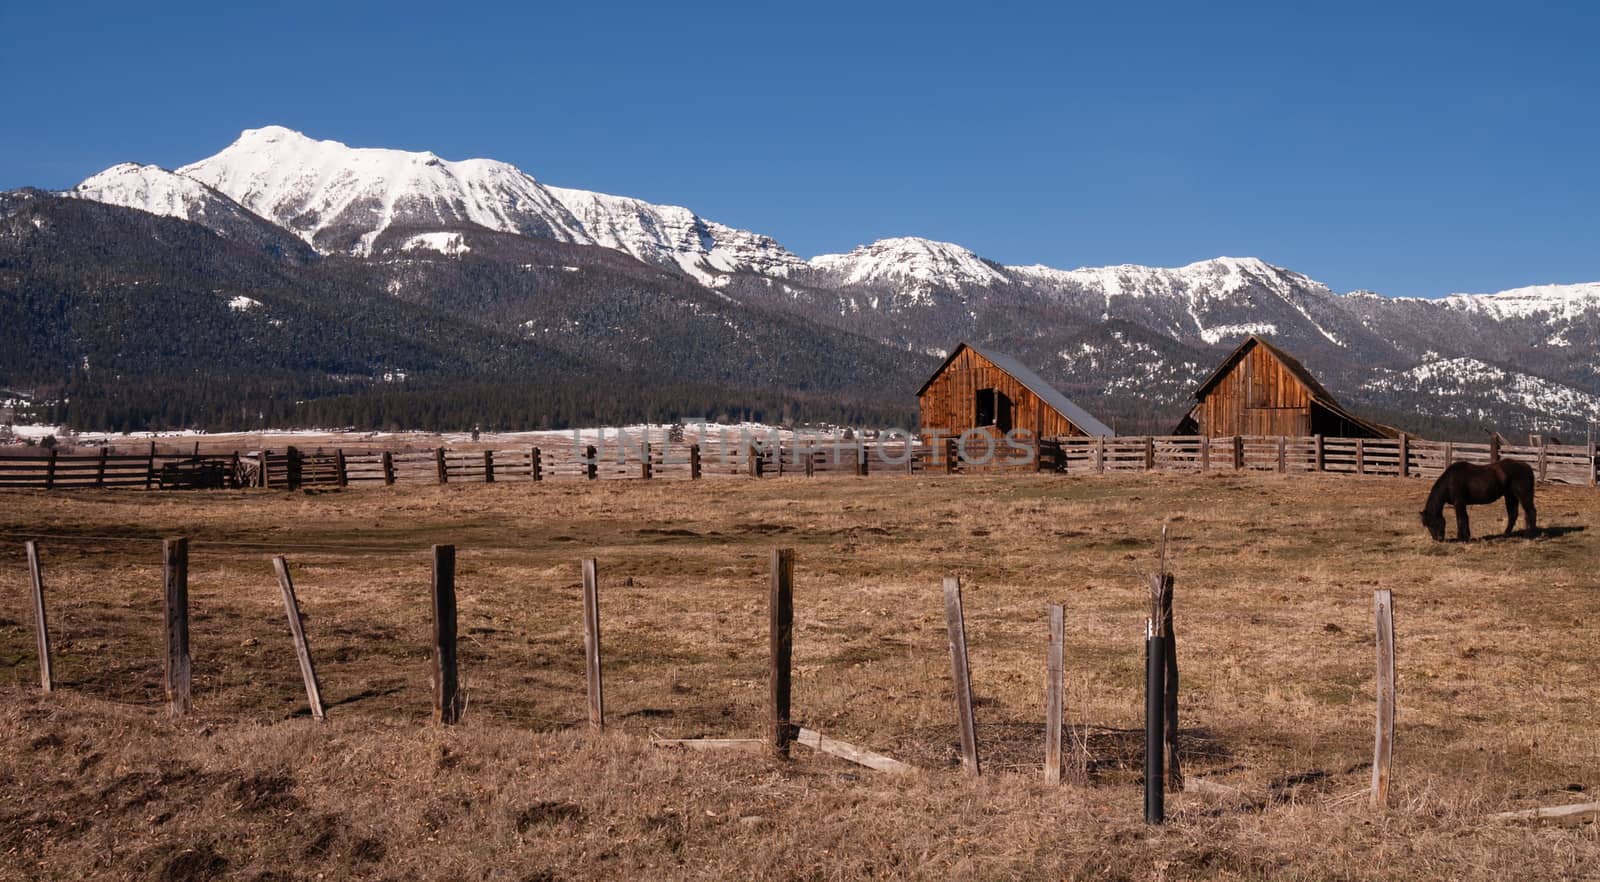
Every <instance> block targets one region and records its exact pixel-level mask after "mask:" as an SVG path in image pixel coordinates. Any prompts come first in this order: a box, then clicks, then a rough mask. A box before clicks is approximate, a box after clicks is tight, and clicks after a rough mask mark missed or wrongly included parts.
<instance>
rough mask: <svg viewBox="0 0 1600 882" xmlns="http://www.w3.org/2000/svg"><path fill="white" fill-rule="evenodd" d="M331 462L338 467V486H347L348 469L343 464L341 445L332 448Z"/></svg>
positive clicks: (348, 482)
mask: <svg viewBox="0 0 1600 882" xmlns="http://www.w3.org/2000/svg"><path fill="white" fill-rule="evenodd" d="M333 464H334V465H335V466H337V467H338V469H339V486H340V487H348V486H350V470H349V468H347V467H346V465H345V461H344V448H342V447H336V448H334V450H333Z"/></svg>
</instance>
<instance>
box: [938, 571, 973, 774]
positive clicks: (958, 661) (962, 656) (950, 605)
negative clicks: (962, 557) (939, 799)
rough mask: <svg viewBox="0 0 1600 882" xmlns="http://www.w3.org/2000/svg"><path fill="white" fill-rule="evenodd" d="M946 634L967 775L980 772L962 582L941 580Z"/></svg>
mask: <svg viewBox="0 0 1600 882" xmlns="http://www.w3.org/2000/svg"><path fill="white" fill-rule="evenodd" d="M944 620H945V633H946V634H947V635H948V636H949V640H950V673H951V679H952V680H953V681H954V683H955V694H956V723H957V726H958V728H959V729H960V734H961V766H962V768H963V769H965V770H966V773H967V774H968V775H972V776H977V775H978V774H980V772H981V768H980V766H979V765H978V731H977V726H976V724H975V723H974V721H973V718H972V680H971V672H970V671H969V669H968V667H967V626H966V620H965V618H964V616H963V615H962V611H961V579H959V578H957V577H956V576H946V577H945V580H944Z"/></svg>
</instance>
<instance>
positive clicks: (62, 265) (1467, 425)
mask: <svg viewBox="0 0 1600 882" xmlns="http://www.w3.org/2000/svg"><path fill="white" fill-rule="evenodd" d="M0 319H5V321H4V324H3V325H0V340H3V341H4V343H5V348H6V350H8V351H10V352H11V354H10V355H3V354H0V386H5V387H10V388H33V389H36V390H39V392H38V394H39V395H40V396H41V397H44V398H49V399H51V400H56V401H60V400H63V399H65V400H66V402H67V413H66V414H65V415H66V416H67V418H69V419H70V420H71V421H73V422H75V423H83V424H89V423H96V422H98V423H110V424H113V425H112V427H115V426H116V425H122V426H128V425H129V424H130V423H138V422H139V421H140V420H141V417H140V416H139V414H140V411H141V408H142V409H143V410H144V411H147V412H149V413H150V414H151V415H150V416H147V417H143V418H142V419H144V420H145V421H150V420H155V421H174V420H177V421H182V420H187V421H190V422H200V423H206V424H236V423H251V422H263V421H265V422H273V421H296V420H306V419H324V420H328V419H331V420H335V421H338V422H349V423H366V424H371V423H375V422H390V423H393V422H397V421H398V422H412V421H416V422H421V423H434V422H440V421H449V420H467V421H473V422H487V423H490V424H517V425H559V424H566V423H569V422H572V421H582V420H606V419H630V418H646V417H650V418H674V417H696V416H727V415H734V416H741V415H742V416H751V415H757V416H761V417H763V418H767V419H775V420H786V419H807V418H809V419H819V418H825V419H858V420H859V419H885V420H889V419H894V420H903V419H907V418H909V416H910V415H911V414H913V413H914V404H915V402H914V399H913V398H912V395H913V393H914V391H915V389H916V388H917V386H918V385H920V383H921V381H922V380H923V379H925V378H926V376H927V374H928V373H929V372H930V371H931V370H932V369H933V368H934V367H935V366H936V365H937V363H938V359H939V358H940V357H942V356H943V355H944V354H946V353H947V352H948V351H949V350H950V349H952V348H953V347H954V345H955V344H956V343H957V342H959V341H961V340H967V341H971V342H974V343H979V344H985V345H989V346H992V347H994V348H997V349H1000V350H1002V351H1007V352H1009V353H1011V354H1012V355H1014V356H1016V357H1018V358H1019V359H1021V360H1022V361H1023V362H1024V363H1027V364H1029V365H1030V366H1032V367H1034V368H1035V369H1036V370H1037V371H1038V372H1039V373H1040V374H1041V375H1042V376H1044V377H1045V378H1046V379H1048V380H1050V381H1052V382H1054V383H1056V384H1057V385H1058V386H1059V387H1060V388H1061V389H1062V390H1063V391H1065V392H1066V393H1067V394H1068V395H1069V396H1071V397H1072V398H1074V399H1075V400H1076V401H1078V403H1079V404H1081V405H1083V406H1084V407H1085V408H1086V409H1088V410H1090V411H1091V412H1094V413H1097V414H1098V415H1100V416H1101V417H1102V419H1104V420H1105V421H1106V422H1108V423H1110V424H1112V425H1113V426H1115V427H1117V428H1118V429H1119V430H1121V431H1165V430H1167V429H1169V428H1170V427H1171V426H1172V425H1173V424H1175V423H1176V422H1177V420H1178V419H1179V418H1180V417H1181V416H1182V415H1183V413H1184V412H1185V410H1186V409H1187V405H1186V401H1187V399H1188V396H1189V395H1190V393H1191V392H1192V390H1193V389H1194V387H1195V386H1196V385H1197V384H1198V382H1199V381H1201V380H1202V379H1203V378H1204V377H1205V376H1206V375H1207V374H1208V373H1209V372H1210V371H1211V370H1212V369H1213V368H1214V367H1215V366H1216V365H1217V364H1218V363H1219V362H1220V361H1221V359H1222V358H1223V357H1224V356H1225V355H1226V353H1227V352H1228V351H1229V350H1230V349H1231V348H1232V347H1233V346H1235V345H1237V344H1238V343H1239V341H1240V340H1242V339H1243V338H1244V337H1245V336H1247V335H1249V334H1252V333H1254V334H1262V335H1265V336H1267V337H1269V338H1270V339H1272V340H1273V342H1275V343H1277V344H1278V345H1280V346H1282V347H1284V348H1286V349H1288V350H1289V351H1291V352H1293V353H1294V354H1295V355H1296V356H1297V357H1299V358H1300V359H1301V361H1302V362H1303V363H1304V364H1305V365H1306V366H1307V367H1308V368H1309V369H1310V370H1311V371H1312V372H1313V373H1314V374H1316V375H1317V376H1318V377H1319V379H1321V380H1322V382H1323V383H1324V385H1326V386H1328V387H1329V388H1330V389H1331V390H1332V391H1333V392H1334V393H1335V394H1337V395H1338V396H1339V397H1340V399H1341V400H1342V401H1343V402H1344V403H1345V404H1346V405H1347V406H1348V407H1350V408H1352V409H1354V410H1356V411H1357V412H1360V413H1363V414H1364V415H1367V416H1370V417H1372V418H1374V419H1377V420H1380V421H1383V422H1388V423H1390V424H1392V425H1395V426H1398V427H1400V428H1403V429H1408V430H1411V431H1414V432H1419V433H1424V434H1431V435H1453V436H1463V437H1464V436H1471V435H1474V434H1477V433H1481V432H1482V431H1484V430H1486V429H1488V428H1495V429H1498V430H1501V431H1504V432H1507V433H1508V434H1509V433H1519V432H1527V431H1544V432H1552V433H1556V434H1560V435H1566V436H1578V437H1580V438H1581V436H1582V435H1583V434H1584V433H1585V431H1586V430H1587V429H1588V427H1589V426H1590V425H1591V424H1593V423H1595V422H1600V366H1597V364H1596V358H1595V353H1596V352H1597V351H1600V283H1593V284H1581V285H1549V286H1540V287H1534V288H1522V289H1517V290H1512V291H1503V292H1499V293H1494V294H1455V295H1450V296H1448V297H1442V298H1438V299H1423V298H1399V297H1385V296H1382V295H1379V294H1376V293H1373V292H1368V291H1357V292H1353V293H1344V294H1341V293H1337V292H1334V291H1332V290H1330V289H1329V288H1328V287H1327V286H1326V285H1323V284H1321V283H1319V282H1317V281H1315V280H1313V279H1311V278H1308V277H1306V276H1304V275H1302V274H1300V273H1296V272H1294V271H1292V270H1289V269H1286V268H1283V267H1279V266H1275V265H1273V264H1270V263H1267V262H1265V261H1263V260H1259V259H1256V258H1232V257H1219V258H1215V259H1212V260H1206V261H1201V262H1198V263H1194V264H1190V265H1188V266H1183V267H1177V268H1154V267H1144V266H1132V265H1127V266H1112V267H1098V268H1079V269H1056V268H1051V267H1046V266H1039V265H1034V266H1007V265H1002V264H999V263H996V262H994V261H990V260H986V259H984V258H982V257H980V256H979V255H977V254H974V253H973V252H972V251H970V250H968V249H966V248H963V247H961V246H959V245H955V244H950V243H944V242H935V241H930V240H926V239H919V238H911V237H905V238H892V239H884V240H880V241H877V242H873V243H870V244H867V245H862V246H860V247H858V248H855V249H853V250H851V251H849V252H847V253H843V254H825V255H820V256H815V257H812V258H810V259H805V258H802V257H800V256H798V255H796V254H794V253H792V252H790V251H788V250H787V249H785V248H784V247H783V246H782V245H781V244H780V243H779V242H778V241H776V240H775V239H774V238H772V237H771V236H767V235H764V234H761V233H756V232H751V231H746V230H739V229H735V228H733V227H729V226H727V225H724V224H719V223H717V222H715V221H711V220H708V219H705V218H703V217H701V216H699V215H698V214H696V213H695V212H694V211H692V210H690V209H688V208H683V207H678V206H664V205H654V204H651V203H648V202H644V201H641V200H638V199H632V198H628V197H624V196H613V195H607V194H601V193H594V192H589V191H584V190H575V189H568V188H562V187H554V186H549V185H547V184H545V183H542V182H540V181H538V180H536V179H535V178H533V177H532V176H531V175H529V174H527V173H525V172H523V171H522V170H520V169H518V168H516V167H515V166H512V165H509V164H506V163H503V162H497V161H494V160H488V159H468V160H461V161H450V160H445V159H442V158H440V157H438V156H435V155H434V154H432V153H427V152H421V153H416V152H406V151H399V150H389V149H379V148H352V147H347V146H345V145H344V144H341V143H338V142H336V141H324V140H315V139H312V138H310V137H307V136H305V135H303V134H300V133H298V132H295V131H292V130H290V129H286V128H282V127H276V126H273V127H266V128H261V129H251V130H247V131H245V132H244V133H243V134H241V135H240V136H239V138H238V139H237V140H236V141H235V142H234V143H233V144H231V145H229V146H228V147H227V148H225V149H223V150H222V151H221V152H219V153H217V154H216V155H214V156H210V157H207V158H205V159H201V160H199V161H198V162H194V163H192V164H189V165H186V166H183V167H181V168H178V169H176V170H166V169H161V168H158V167H155V166H151V165H139V164H133V163H126V164H122V165H117V166H113V167H112V168H109V169H107V170H105V171H103V172H101V173H99V174H96V175H94V176H91V177H90V178H88V179H86V180H85V181H83V182H82V183H81V184H79V185H78V186H77V187H75V188H73V189H71V190H69V191H66V192H64V193H45V192H42V191H13V192H12V193H8V194H4V195H3V196H0ZM197 375H198V376H201V377H203V379H200V380H197V379H196V376H197ZM200 388H204V389H209V390H211V391H210V392H209V393H207V394H205V395H200V394H199V393H197V392H196V391H195V390H196V389H200ZM158 392H159V395H160V399H159V400H160V401H162V402H165V404H164V406H163V407H161V408H156V407H155V406H154V404H153V403H152V402H154V401H156V400H157V399H156V398H154V397H153V396H156V395H157V394H158ZM230 395H231V396H232V398H231V399H230ZM186 398H188V399H194V400H195V404H194V406H193V407H189V408H187V409H185V407H183V406H179V405H175V404H173V403H172V401H174V400H175V401H177V402H179V404H180V405H181V404H182V402H183V401H184V400H185V399H186ZM200 399H204V401H203V402H202V401H200ZM285 399H289V400H290V401H291V403H293V404H294V406H293V407H290V406H289V405H286V404H285ZM73 401H76V402H78V406H77V410H76V411H73V410H72V409H71V406H70V405H71V402H73ZM463 402H464V403H463ZM286 408H287V409H286Z"/></svg>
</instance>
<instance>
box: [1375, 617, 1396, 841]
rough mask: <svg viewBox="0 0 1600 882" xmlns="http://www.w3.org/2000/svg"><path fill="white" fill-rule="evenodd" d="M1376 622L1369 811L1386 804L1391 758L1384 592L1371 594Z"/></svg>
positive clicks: (1390, 655) (1388, 622)
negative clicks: (1375, 706)
mask: <svg viewBox="0 0 1600 882" xmlns="http://www.w3.org/2000/svg"><path fill="white" fill-rule="evenodd" d="M1372 602H1373V610H1374V614H1375V618H1376V622H1377V629H1378V631H1377V649H1378V720H1377V734H1376V736H1375V738H1374V742H1373V748H1372V807H1373V808H1375V809H1380V810H1381V809H1383V808H1385V807H1387V806H1388V804H1389V780H1390V777H1389V763H1390V760H1391V759H1392V758H1393V756H1394V703H1395V688H1394V687H1395V659H1394V597H1393V595H1392V594H1391V593H1390V592H1389V590H1388V589H1387V588H1382V589H1379V590H1377V591H1374V592H1373V596H1372Z"/></svg>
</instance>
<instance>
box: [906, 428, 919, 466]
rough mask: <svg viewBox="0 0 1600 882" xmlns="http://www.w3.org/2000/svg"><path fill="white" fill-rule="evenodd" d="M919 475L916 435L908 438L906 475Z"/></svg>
mask: <svg viewBox="0 0 1600 882" xmlns="http://www.w3.org/2000/svg"><path fill="white" fill-rule="evenodd" d="M916 473H917V439H916V436H914V435H907V436H906V474H908V475H914V474H916Z"/></svg>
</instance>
